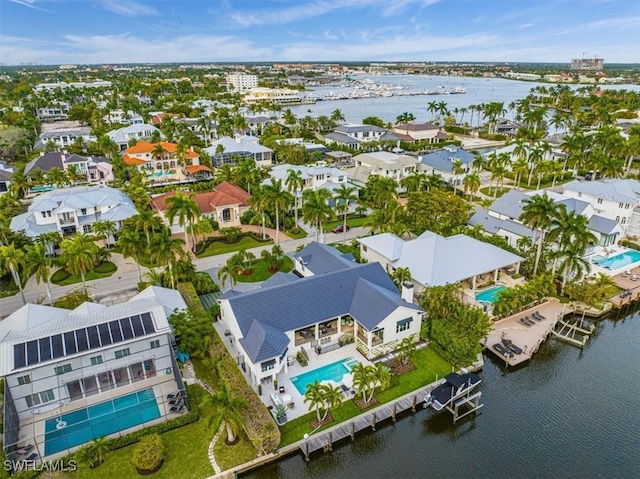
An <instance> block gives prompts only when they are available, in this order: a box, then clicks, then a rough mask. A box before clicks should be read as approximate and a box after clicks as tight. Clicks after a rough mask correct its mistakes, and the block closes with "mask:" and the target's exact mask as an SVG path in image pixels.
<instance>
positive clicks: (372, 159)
mask: <svg viewBox="0 0 640 479" xmlns="http://www.w3.org/2000/svg"><path fill="white" fill-rule="evenodd" d="M353 161H354V162H355V165H356V166H355V167H354V168H349V169H348V170H346V172H347V175H348V176H349V181H352V182H353V183H355V184H356V185H358V186H365V185H366V184H367V180H368V179H369V176H370V175H379V176H383V177H385V178H392V179H394V180H396V181H397V182H398V183H399V182H400V180H401V179H402V178H405V177H406V176H408V175H409V173H410V172H412V171H415V170H416V169H417V168H418V165H419V161H418V159H417V158H414V157H412V156H408V155H398V154H396V153H391V152H388V151H375V152H372V153H362V154H360V155H357V156H354V157H353ZM398 191H402V188H401V187H400V186H399V185H398Z"/></svg>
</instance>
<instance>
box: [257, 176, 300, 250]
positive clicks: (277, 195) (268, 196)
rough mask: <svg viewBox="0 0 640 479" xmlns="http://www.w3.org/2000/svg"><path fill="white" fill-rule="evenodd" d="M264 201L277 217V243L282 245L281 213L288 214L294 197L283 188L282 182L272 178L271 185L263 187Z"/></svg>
mask: <svg viewBox="0 0 640 479" xmlns="http://www.w3.org/2000/svg"><path fill="white" fill-rule="evenodd" d="M263 194H264V201H265V205H266V207H267V209H269V210H271V211H274V212H275V216H276V238H275V243H276V244H280V212H281V211H282V212H286V211H287V209H288V208H289V205H291V203H293V196H292V195H291V193H289V192H288V191H287V190H285V189H284V188H283V185H282V180H279V179H276V178H271V181H270V183H267V184H266V185H264V187H263Z"/></svg>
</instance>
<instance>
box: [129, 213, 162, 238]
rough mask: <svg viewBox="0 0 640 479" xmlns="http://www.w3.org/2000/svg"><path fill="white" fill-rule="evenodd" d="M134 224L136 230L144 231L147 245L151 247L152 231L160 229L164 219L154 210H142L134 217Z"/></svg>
mask: <svg viewBox="0 0 640 479" xmlns="http://www.w3.org/2000/svg"><path fill="white" fill-rule="evenodd" d="M133 224H134V227H135V229H136V230H138V231H141V232H143V233H144V236H145V238H146V240H147V247H150V246H151V233H153V232H154V231H159V230H160V228H161V227H162V220H161V219H160V217H159V216H158V215H157V214H156V212H155V211H154V210H141V211H138V214H137V215H135V216H134V217H133Z"/></svg>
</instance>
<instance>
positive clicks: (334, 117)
mask: <svg viewBox="0 0 640 479" xmlns="http://www.w3.org/2000/svg"><path fill="white" fill-rule="evenodd" d="M329 118H330V119H331V121H332V122H333V123H339V122H341V121H344V120H345V118H344V114H343V113H342V111H341V110H339V109H335V110H333V111H332V112H331V116H330V117H329Z"/></svg>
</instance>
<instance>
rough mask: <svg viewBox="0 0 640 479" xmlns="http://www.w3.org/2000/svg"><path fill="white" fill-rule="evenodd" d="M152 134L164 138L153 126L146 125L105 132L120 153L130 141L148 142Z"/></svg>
mask: <svg viewBox="0 0 640 479" xmlns="http://www.w3.org/2000/svg"><path fill="white" fill-rule="evenodd" d="M154 132H158V133H159V134H160V138H164V135H163V134H162V132H161V131H160V130H158V129H157V128H156V127H155V126H153V125H147V124H145V123H142V124H137V125H129V126H124V127H122V128H118V129H117V130H111V131H108V132H107V136H108V137H109V139H111V141H113V142H114V143H115V144H116V145H118V148H120V151H124V150H126V149H127V147H128V146H129V142H130V141H131V140H136V141H141V140H149V139H151V136H152V135H153V134H154Z"/></svg>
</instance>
